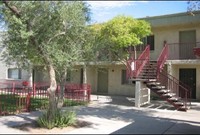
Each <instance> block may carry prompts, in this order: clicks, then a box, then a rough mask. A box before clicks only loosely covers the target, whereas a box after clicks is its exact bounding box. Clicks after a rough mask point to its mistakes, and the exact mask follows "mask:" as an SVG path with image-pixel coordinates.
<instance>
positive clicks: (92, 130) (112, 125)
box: [0, 95, 200, 134]
mask: <svg viewBox="0 0 200 135" xmlns="http://www.w3.org/2000/svg"><path fill="white" fill-rule="evenodd" d="M154 104H158V102H157V101H156V102H152V103H151V104H150V105H149V106H146V107H141V108H135V107H134V99H133V98H127V97H117V96H112V97H109V96H96V95H93V96H92V102H91V104H90V105H88V106H85V107H75V108H73V110H75V111H76V112H77V116H78V119H79V120H84V121H87V122H89V123H90V125H89V126H86V127H82V128H77V129H75V130H72V131H69V132H67V133H63V134H200V117H199V115H200V103H192V108H191V109H190V110H189V111H187V112H180V111H176V110H173V109H172V108H170V109H166V108H167V107H166V108H165V107H154V108H153V107H152V106H155V105H154ZM159 104H160V103H159ZM163 105H164V103H163ZM40 114H41V113H40V112H32V113H24V114H20V115H15V116H3V117H0V127H1V130H0V133H15V134H16V133H27V132H23V131H19V130H16V129H13V128H11V126H14V125H16V124H20V123H26V122H31V121H33V120H34V119H36V118H37V117H38V116H39V115H40Z"/></svg>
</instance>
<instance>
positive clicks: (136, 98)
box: [135, 81, 141, 107]
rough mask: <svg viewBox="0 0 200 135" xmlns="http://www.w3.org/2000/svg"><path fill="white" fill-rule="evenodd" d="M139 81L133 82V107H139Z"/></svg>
mask: <svg viewBox="0 0 200 135" xmlns="http://www.w3.org/2000/svg"><path fill="white" fill-rule="evenodd" d="M140 90H141V81H136V83H135V107H140Z"/></svg>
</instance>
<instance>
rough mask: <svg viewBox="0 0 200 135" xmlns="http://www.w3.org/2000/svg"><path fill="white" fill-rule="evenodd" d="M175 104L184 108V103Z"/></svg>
mask: <svg viewBox="0 0 200 135" xmlns="http://www.w3.org/2000/svg"><path fill="white" fill-rule="evenodd" d="M174 104H176V105H179V106H184V103H183V102H175V103H174Z"/></svg>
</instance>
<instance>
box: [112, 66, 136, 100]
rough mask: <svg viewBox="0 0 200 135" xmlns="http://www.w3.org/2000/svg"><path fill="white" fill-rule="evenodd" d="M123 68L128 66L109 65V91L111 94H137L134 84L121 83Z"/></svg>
mask: <svg viewBox="0 0 200 135" xmlns="http://www.w3.org/2000/svg"><path fill="white" fill-rule="evenodd" d="M122 69H126V67H125V66H124V65H121V66H120V65H117V66H110V67H109V77H108V78H109V79H108V80H109V83H108V93H109V94H111V95H125V96H135V86H134V85H129V84H121V74H122V73H121V71H122Z"/></svg>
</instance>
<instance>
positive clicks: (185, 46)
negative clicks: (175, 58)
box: [179, 30, 196, 59]
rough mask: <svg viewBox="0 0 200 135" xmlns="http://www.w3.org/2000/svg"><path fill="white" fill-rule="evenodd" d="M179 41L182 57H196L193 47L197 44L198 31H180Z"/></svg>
mask: <svg viewBox="0 0 200 135" xmlns="http://www.w3.org/2000/svg"><path fill="white" fill-rule="evenodd" d="M179 43H180V46H179V55H180V59H194V58H195V56H194V53H193V48H194V47H195V46H196V31H195V30H189V31H180V32H179Z"/></svg>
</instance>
